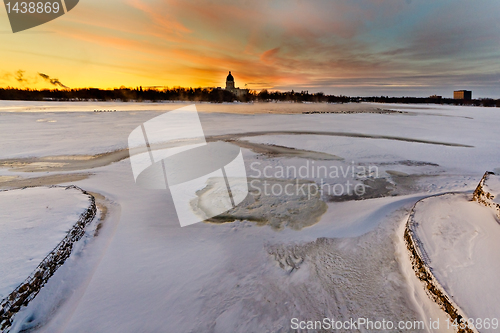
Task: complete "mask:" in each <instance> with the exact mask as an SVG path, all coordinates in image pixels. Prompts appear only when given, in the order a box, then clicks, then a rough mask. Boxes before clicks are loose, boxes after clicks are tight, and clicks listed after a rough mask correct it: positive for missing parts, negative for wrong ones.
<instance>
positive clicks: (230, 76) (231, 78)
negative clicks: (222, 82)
mask: <svg viewBox="0 0 500 333" xmlns="http://www.w3.org/2000/svg"><path fill="white" fill-rule="evenodd" d="M226 81H232V82H234V77H233V76H232V75H231V71H229V75H228V76H227V79H226Z"/></svg>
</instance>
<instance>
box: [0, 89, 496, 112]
mask: <svg viewBox="0 0 500 333" xmlns="http://www.w3.org/2000/svg"><path fill="white" fill-rule="evenodd" d="M0 100H25V101H124V102H130V101H133V102H136V101H137V102H141V101H151V102H160V101H192V102H213V103H223V102H234V101H239V102H275V101H281V102H299V103H300V102H316V103H353V102H355V103H357V102H378V103H398V104H399V103H408V104H418V103H435V104H455V105H477V106H479V105H481V106H496V107H500V99H497V100H495V99H479V100H469V101H467V100H456V99H451V98H450V99H447V98H433V97H427V98H426V97H389V96H377V97H375V96H374V97H349V96H336V95H327V94H324V93H322V92H317V93H309V91H301V92H295V91H293V90H292V91H287V92H281V91H269V90H267V89H264V90H261V91H259V92H257V91H255V90H249V91H248V92H246V93H245V94H242V95H239V96H236V95H235V94H233V93H232V92H230V91H228V90H225V89H220V88H183V87H174V88H163V89H158V88H147V89H142V87H138V88H135V89H131V88H125V87H121V88H117V89H97V88H81V89H52V90H50V89H42V90H37V89H28V88H27V89H19V88H10V87H8V88H0Z"/></svg>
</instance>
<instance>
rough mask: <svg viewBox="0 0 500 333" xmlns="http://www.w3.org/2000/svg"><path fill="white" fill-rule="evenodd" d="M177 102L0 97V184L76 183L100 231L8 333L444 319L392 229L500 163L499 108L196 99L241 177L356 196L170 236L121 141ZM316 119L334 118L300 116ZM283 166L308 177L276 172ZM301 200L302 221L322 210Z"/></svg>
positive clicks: (279, 327) (168, 210) (164, 214)
mask: <svg viewBox="0 0 500 333" xmlns="http://www.w3.org/2000/svg"><path fill="white" fill-rule="evenodd" d="M185 105H186V104H182V103H162V104H151V103H130V104H129V103H109V104H107V103H56V102H50V103H49V102H47V103H42V102H8V101H7V102H0V142H1V143H2V147H1V148H2V149H1V154H0V188H3V189H12V188H16V187H20V186H29V185H47V184H49V185H50V184H54V183H56V184H61V185H69V184H75V185H77V186H79V187H81V188H83V189H84V190H86V191H89V192H92V193H96V194H99V195H101V196H102V198H103V199H102V203H103V205H107V209H108V214H107V216H106V219H105V220H104V224H103V229H102V233H100V234H99V236H98V237H96V238H95V239H94V240H93V241H92V242H90V243H89V244H87V245H86V247H85V248H84V250H83V252H82V255H81V256H80V257H79V258H78V259H77V260H75V261H74V262H73V263H72V264H71V265H72V266H67V267H71V269H69V268H67V269H61V271H58V272H56V274H55V275H54V277H53V278H52V279H51V281H49V283H48V284H47V286H46V287H45V288H44V290H42V292H41V293H40V294H39V296H37V298H35V300H33V301H32V302H31V303H30V304H29V306H28V307H26V308H25V309H23V310H22V312H20V313H19V314H18V316H17V317H16V322H15V323H14V326H13V331H21V330H23V329H27V328H34V327H36V331H38V332H53V331H61V332H87V331H94V332H105V331H122V332H137V331H175V332H228V330H229V329H232V332H265V331H270V332H289V331H290V330H291V329H290V321H291V319H292V318H302V319H303V320H305V319H316V318H317V319H318V320H321V319H322V318H324V317H330V318H337V319H339V320H340V319H342V320H349V318H360V317H366V318H371V319H372V320H382V319H385V320H391V321H394V322H395V323H397V322H399V321H418V320H424V321H425V322H428V318H435V319H438V318H440V319H441V322H444V321H445V319H446V316H445V314H444V312H442V311H441V310H440V309H439V308H438V307H437V306H436V305H435V304H434V303H433V302H432V301H431V300H430V299H429V298H428V297H427V296H426V295H425V292H424V290H423V286H422V285H421V284H420V282H419V281H417V280H416V278H415V277H414V274H413V271H411V267H409V266H408V262H409V260H408V258H407V254H406V253H405V252H404V249H402V245H401V244H402V240H401V237H402V234H401V226H402V225H403V224H404V221H405V218H406V217H407V213H408V211H409V209H411V207H412V205H413V204H414V203H415V202H416V201H417V200H419V199H421V198H423V197H426V196H428V195H431V194H437V193H442V192H448V191H472V190H473V189H474V188H475V186H476V185H477V183H478V182H479V180H480V179H481V177H482V175H483V174H484V172H485V171H486V170H492V171H493V170H495V169H498V168H500V146H499V145H498V142H500V132H499V131H498V128H499V125H500V112H499V110H498V109H493V108H492V109H490V108H479V107H455V106H437V105H418V106H416V105H389V104H354V105H351V104H345V105H342V104H289V103H269V104H267V103H261V104H259V103H256V104H253V105H247V104H206V103H202V104H197V105H196V107H197V108H198V111H199V117H200V120H201V125H202V127H203V131H204V134H205V137H206V140H207V141H225V142H229V143H231V144H233V145H237V146H239V147H240V148H241V149H242V153H243V158H244V162H245V167H246V171H247V176H248V177H251V178H255V179H263V178H268V179H269V180H270V181H273V182H274V183H276V182H283V181H289V180H291V179H294V178H302V179H303V180H304V181H307V182H310V183H314V184H325V185H324V188H325V189H328V188H339V187H338V186H339V185H342V186H346V184H347V182H350V184H360V185H363V186H364V188H365V189H366V192H365V193H364V194H363V195H359V196H355V195H352V194H349V193H345V192H342V193H340V194H338V195H337V194H335V193H334V194H332V193H327V192H326V191H325V192H323V193H322V194H321V195H320V196H319V199H320V200H321V201H322V202H324V205H326V209H325V210H324V212H323V211H321V214H319V217H318V218H317V219H313V220H311V221H310V223H307V224H304V225H298V224H293V225H292V224H290V223H288V222H289V221H292V220H294V216H296V214H298V211H297V210H294V207H287V209H279V207H283V205H285V204H287V198H286V197H280V196H279V195H278V196H276V195H275V196H274V197H272V198H271V199H272V200H265V199H263V198H260V199H255V202H253V203H251V204H249V205H248V206H247V207H245V210H244V211H243V213H245V214H247V215H246V216H249V218H247V219H242V220H238V219H237V220H236V221H235V222H232V221H231V219H230V218H229V219H227V218H226V219H225V220H221V221H218V222H219V223H217V221H215V222H214V221H212V222H211V223H198V224H195V225H192V226H188V227H185V228H181V227H180V226H179V222H178V219H177V215H176V211H175V207H174V202H173V200H172V196H171V193H170V192H169V190H163V191H159V190H148V189H144V188H141V187H138V186H137V185H136V184H135V183H134V178H133V174H132V169H131V165H130V161H129V158H128V150H127V139H128V136H129V134H130V133H131V131H132V130H134V129H135V128H136V127H138V126H140V125H141V124H143V123H144V122H145V121H148V120H149V119H152V118H154V117H156V116H159V115H161V114H162V113H164V112H166V111H169V110H173V109H176V108H178V107H182V106H185ZM115 109H116V112H94V110H115ZM313 111H320V112H329V113H323V114H303V112H313ZM394 111H398V112H394ZM287 167H288V170H299V169H300V168H301V167H302V170H306V174H305V175H302V176H300V175H299V177H297V176H295V177H294V176H290V174H288V175H283V174H280V173H279V172H280V170H283V169H284V170H286V168H287ZM325 169H326V170H329V173H328V174H324V173H323V174H321V173H318V172H316V173H312V172H311V170H325ZM346 170H347V171H346ZM353 170H354V171H353ZM363 170H365V171H364V172H363ZM333 171H337V173H332V172H333ZM264 172H267V173H266V174H265V173H264ZM267 176H269V177H267ZM335 186H337V187H335ZM352 186H354V185H352ZM343 188H345V187H343ZM271 196H272V194H271ZM316 199H317V198H316ZM360 199H364V200H360ZM294 200H295V199H294ZM252 204H253V206H252ZM296 204H297V205H303V206H300V207H303V210H302V211H303V212H304V211H306V212H308V213H307V214H309V215H311V214H312V213H309V211H308V210H307V209H310V207H322V205H319V204H317V202H316V203H315V205H316V206H310V205H309V203H308V201H306V202H303V201H300V200H299V199H297V203H296ZM308 205H309V206H308ZM297 207H299V206H297ZM297 207H295V208H297ZM315 209H316V208H315ZM317 209H319V208H317ZM262 212H264V213H262ZM240 213H241V212H240ZM259 214H260V215H259ZM307 214H306V215H307ZM266 216H268V217H269V216H272V217H273V218H274V219H277V220H279V221H281V222H280V223H281V224H280V227H279V228H275V227H273V226H272V225H267V224H266V223H265V221H263V220H265V218H266ZM250 217H252V218H255V219H254V220H253V219H252V218H250ZM256 217H258V218H256ZM305 218H306V219H307V218H308V217H307V216H306V217H305ZM283 221H284V222H283ZM287 221H288V222H287ZM221 222H225V223H221ZM287 223H288V224H287ZM297 226H298V227H297ZM407 261H408V262H407ZM64 266H66V264H65V265H64ZM64 266H63V268H64ZM83 270H85V272H86V273H85V274H83V275H84V276H83V277H79V278H75V277H76V276H78V274H79V273H81V272H82V271H83ZM420 331H428V332H430V331H436V332H437V331H439V332H441V331H442V332H445V331H447V330H446V328H445V327H444V325H443V327H441V329H438V330H432V329H430V328H429V327H427V328H425V329H423V330H420Z"/></svg>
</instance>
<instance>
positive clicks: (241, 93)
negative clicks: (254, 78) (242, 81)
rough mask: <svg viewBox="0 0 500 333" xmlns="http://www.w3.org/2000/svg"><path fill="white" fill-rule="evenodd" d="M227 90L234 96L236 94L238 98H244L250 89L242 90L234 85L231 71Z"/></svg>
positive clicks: (227, 79) (227, 81)
mask: <svg viewBox="0 0 500 333" xmlns="http://www.w3.org/2000/svg"><path fill="white" fill-rule="evenodd" d="M226 90H229V91H230V92H232V93H233V94H235V95H236V96H237V97H241V96H244V95H246V94H248V89H240V88H236V87H235V84H234V77H233V75H232V74H231V71H229V74H228V76H227V78H226Z"/></svg>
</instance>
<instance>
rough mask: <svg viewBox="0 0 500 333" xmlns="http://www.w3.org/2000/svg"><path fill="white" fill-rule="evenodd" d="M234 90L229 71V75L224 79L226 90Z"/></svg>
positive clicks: (232, 79)
mask: <svg viewBox="0 0 500 333" xmlns="http://www.w3.org/2000/svg"><path fill="white" fill-rule="evenodd" d="M231 89H234V77H233V76H232V75H231V71H229V75H228V76H227V78H226V90H231Z"/></svg>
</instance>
